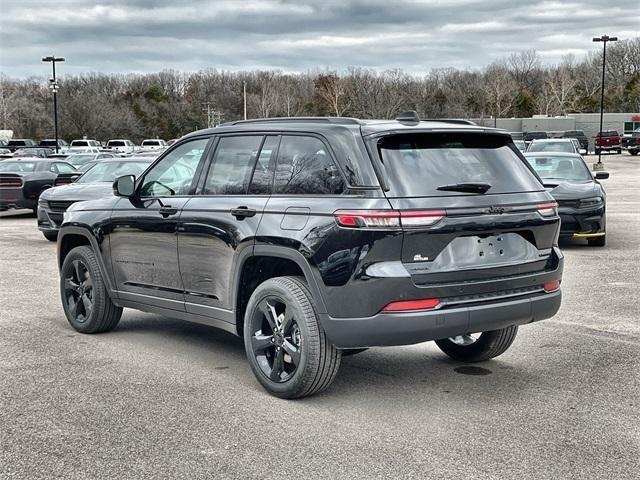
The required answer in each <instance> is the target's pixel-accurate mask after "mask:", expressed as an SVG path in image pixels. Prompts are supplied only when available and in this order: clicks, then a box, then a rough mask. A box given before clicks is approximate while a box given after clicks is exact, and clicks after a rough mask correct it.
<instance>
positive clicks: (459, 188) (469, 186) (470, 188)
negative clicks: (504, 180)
mask: <svg viewBox="0 0 640 480" xmlns="http://www.w3.org/2000/svg"><path fill="white" fill-rule="evenodd" d="M490 188H491V185H489V184H488V183H454V184H451V185H440V186H439V187H438V188H437V189H436V190H441V191H443V192H468V193H486V192H487V190H489V189H490Z"/></svg>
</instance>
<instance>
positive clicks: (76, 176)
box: [71, 173, 82, 183]
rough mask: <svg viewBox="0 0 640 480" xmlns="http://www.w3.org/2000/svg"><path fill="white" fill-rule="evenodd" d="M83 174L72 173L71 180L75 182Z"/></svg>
mask: <svg viewBox="0 0 640 480" xmlns="http://www.w3.org/2000/svg"><path fill="white" fill-rule="evenodd" d="M81 176H82V174H81V173H76V174H74V175H71V182H72V183H73V182H75V181H76V180H77V179H79V178H80V177H81Z"/></svg>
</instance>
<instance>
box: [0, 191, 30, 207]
mask: <svg viewBox="0 0 640 480" xmlns="http://www.w3.org/2000/svg"><path fill="white" fill-rule="evenodd" d="M37 204H38V199H37V198H26V197H25V196H24V191H23V189H22V188H1V189H0V208H2V209H6V208H30V209H34V208H36V206H37Z"/></svg>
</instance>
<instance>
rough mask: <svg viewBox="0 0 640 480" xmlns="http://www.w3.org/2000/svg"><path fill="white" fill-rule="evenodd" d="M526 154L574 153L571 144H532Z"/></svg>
mask: <svg viewBox="0 0 640 480" xmlns="http://www.w3.org/2000/svg"><path fill="white" fill-rule="evenodd" d="M527 151H528V152H565V153H575V151H576V149H575V148H574V147H573V143H572V142H533V143H532V144H531V145H529V150H527Z"/></svg>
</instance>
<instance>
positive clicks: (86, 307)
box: [64, 260, 94, 323]
mask: <svg viewBox="0 0 640 480" xmlns="http://www.w3.org/2000/svg"><path fill="white" fill-rule="evenodd" d="M70 266H71V267H72V268H69V269H68V270H69V271H67V272H66V274H65V277H64V299H65V302H66V304H67V309H68V312H69V314H70V315H71V316H72V317H73V319H74V320H75V321H76V322H78V323H84V322H85V321H87V319H88V318H89V316H90V315H91V311H92V310H93V301H94V298H93V281H92V279H91V273H90V272H89V269H88V268H87V266H86V265H85V264H84V263H83V262H82V261H81V260H74V261H73V262H72V263H71V265H70Z"/></svg>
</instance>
